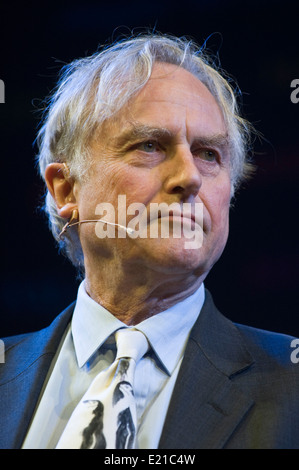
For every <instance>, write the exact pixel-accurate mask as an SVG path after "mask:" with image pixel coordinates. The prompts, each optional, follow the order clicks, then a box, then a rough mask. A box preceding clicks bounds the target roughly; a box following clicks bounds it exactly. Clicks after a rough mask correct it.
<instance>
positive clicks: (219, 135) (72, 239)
mask: <svg viewBox="0 0 299 470" xmlns="http://www.w3.org/2000/svg"><path fill="white" fill-rule="evenodd" d="M249 136H250V126H249V125H248V123H247V122H246V121H245V120H243V119H242V118H241V117H240V115H239V114H238V109H237V105H236V99H235V96H234V92H233V90H232V88H231V87H230V85H229V84H228V82H227V81H226V80H225V79H224V78H223V76H222V75H221V74H220V73H219V72H218V71H217V70H216V69H215V68H214V67H213V66H212V65H211V64H210V62H209V60H208V58H207V57H205V56H204V54H203V52H202V51H200V50H199V49H198V48H197V47H196V46H195V45H194V44H193V43H191V42H188V41H186V40H184V39H177V38H173V37H168V36H163V35H143V36H138V37H136V38H132V39H129V40H124V41H121V42H120V43H117V44H114V45H112V46H111V47H109V48H106V49H104V50H103V51H102V52H100V53H98V52H97V53H96V54H94V55H93V56H91V57H88V58H84V59H81V60H78V61H75V62H73V63H72V64H70V65H69V66H67V67H66V68H65V70H63V73H62V75H61V78H60V81H59V84H58V87H57V89H56V91H55V93H54V94H53V96H52V97H51V100H50V104H49V106H48V109H47V113H46V114H45V119H44V122H43V125H42V127H41V129H40V132H39V136H38V142H39V149H40V152H39V164H40V170H41V175H42V177H43V178H44V180H45V182H46V185H47V188H48V193H47V197H46V209H47V211H48V213H49V218H50V223H51V227H52V231H53V234H54V236H55V238H56V239H57V240H58V242H59V244H60V247H61V248H62V249H63V250H64V252H65V253H66V255H67V256H68V257H69V259H70V260H71V261H72V262H73V264H74V265H75V266H76V267H77V268H78V270H79V272H80V273H81V275H82V278H83V279H82V283H81V285H80V287H79V291H78V297H77V300H76V302H75V303H74V304H73V305H71V306H70V307H68V308H67V309H66V310H65V311H64V312H63V313H62V314H61V315H60V316H58V318H57V319H55V321H54V322H53V324H52V325H51V326H50V327H48V328H47V329H45V330H43V331H40V332H37V333H32V334H27V335H22V336H19V337H16V338H7V339H6V340H4V343H5V346H6V351H5V352H6V363H5V364H3V365H1V366H0V393H1V405H0V407H1V423H2V425H1V437H0V443H1V447H3V448H35V449H37V448H50V449H53V448H102V449H103V448H107V449H115V448H119V449H122V448H139V449H158V448H160V449H167V448H173V449H174V448H180V449H197V448H198V449H199V448H296V447H299V437H298V436H299V412H298V405H297V402H298V400H297V397H298V392H299V374H298V369H297V368H296V365H295V364H293V362H292V361H291V359H290V355H291V351H292V350H291V341H292V338H289V337H286V336H283V335H279V334H274V333H269V332H265V331H259V330H256V329H254V328H250V327H246V326H242V325H236V324H233V323H232V322H231V321H229V320H228V319H226V318H225V317H223V316H222V315H221V314H220V312H219V311H218V310H217V309H216V307H215V306H214V304H213V301H212V297H211V295H210V293H209V292H208V291H206V290H205V289H204V284H203V282H204V279H205V278H206V276H207V275H208V273H209V271H210V270H211V268H212V267H213V265H214V263H216V261H217V260H218V259H219V257H220V256H221V253H222V251H223V249H224V247H225V244H226V241H227V237H228V231H229V208H230V203H231V198H232V197H233V195H234V192H235V190H236V188H237V187H238V185H239V184H240V183H241V182H242V180H243V179H244V178H246V177H247V175H248V174H249V172H250V164H249V163H248V161H247V157H246V155H247V150H248V143H249ZM157 208H158V210H157ZM136 214H137V215H136ZM166 228H167V230H166Z"/></svg>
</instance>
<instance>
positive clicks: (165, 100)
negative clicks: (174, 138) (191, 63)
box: [102, 63, 226, 139]
mask: <svg viewBox="0 0 299 470" xmlns="http://www.w3.org/2000/svg"><path fill="white" fill-rule="evenodd" d="M135 121H138V122H139V123H143V124H146V125H152V126H154V127H163V128H165V129H169V131H170V132H171V133H172V134H181V133H184V134H185V135H186V136H187V138H188V137H190V139H191V138H192V137H193V134H195V135H196V137H201V136H209V135H215V134H221V133H222V134H225V133H226V126H225V124H224V119H223V115H222V111H221V109H220V107H219V105H218V103H217V101H216V99H215V98H214V96H213V95H212V94H211V92H210V91H209V90H208V88H207V87H206V86H205V85H204V84H203V83H202V82H201V81H200V80H199V79H198V78H197V77H195V76H194V75H193V74H191V73H190V72H188V71H187V70H185V69H183V68H182V67H178V66H175V65H172V64H165V63H156V64H154V66H153V70H152V74H151V77H150V78H149V80H148V82H147V83H146V85H145V86H144V87H143V88H142V89H141V90H140V91H139V93H137V95H135V96H133V97H132V98H131V99H130V100H129V102H128V103H127V104H126V105H125V106H124V107H123V108H122V109H121V110H120V111H119V112H118V113H117V114H116V115H115V116H114V118H113V119H112V120H110V121H109V126H108V129H107V128H106V126H105V125H104V128H103V129H102V130H103V131H104V132H105V135H106V136H107V131H108V133H109V134H110V135H111V133H112V134H115V133H118V132H119V130H120V128H121V129H126V128H129V127H131V126H132V124H133V123H134V122H135ZM133 125H134V124H133ZM105 128H106V129H105Z"/></svg>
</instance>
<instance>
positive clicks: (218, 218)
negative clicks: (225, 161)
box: [208, 184, 230, 239]
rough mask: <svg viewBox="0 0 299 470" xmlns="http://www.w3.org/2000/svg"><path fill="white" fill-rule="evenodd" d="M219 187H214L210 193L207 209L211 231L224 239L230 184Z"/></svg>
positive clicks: (227, 218)
mask: <svg viewBox="0 0 299 470" xmlns="http://www.w3.org/2000/svg"><path fill="white" fill-rule="evenodd" d="M219 187H220V188H221V189H219V190H217V189H216V190H214V191H213V193H212V194H211V197H210V199H209V205H208V211H209V213H210V218H211V223H212V232H217V233H218V235H219V236H220V237H221V236H223V237H225V239H226V238H227V235H228V225H229V224H228V222H229V208H230V185H228V184H227V185H225V186H219Z"/></svg>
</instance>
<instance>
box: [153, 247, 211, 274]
mask: <svg viewBox="0 0 299 470" xmlns="http://www.w3.org/2000/svg"><path fill="white" fill-rule="evenodd" d="M187 241H188V240H187ZM164 242H165V243H164ZM205 251H206V250H205V249H204V248H203V247H200V248H197V249H187V248H186V247H185V244H184V242H183V241H182V240H174V239H171V241H170V239H168V240H166V239H165V240H163V239H159V240H158V243H157V244H156V246H155V247H151V251H150V252H149V251H147V261H148V265H152V267H153V268H154V266H155V268H156V269H157V270H159V271H163V272H165V273H170V274H171V273H173V274H174V273H175V272H177V273H186V274H188V273H190V272H193V271H195V270H199V271H200V270H201V266H203V265H205V264H206V260H207V256H206V253H205Z"/></svg>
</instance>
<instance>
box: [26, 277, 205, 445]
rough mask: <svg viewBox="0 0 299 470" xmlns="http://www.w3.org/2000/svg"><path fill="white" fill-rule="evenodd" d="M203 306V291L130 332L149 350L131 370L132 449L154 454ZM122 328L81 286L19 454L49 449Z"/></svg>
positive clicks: (105, 364) (106, 362)
mask: <svg viewBox="0 0 299 470" xmlns="http://www.w3.org/2000/svg"><path fill="white" fill-rule="evenodd" d="M203 303H204V286H203V284H202V285H201V286H200V288H199V289H198V290H197V291H196V292H195V293H194V294H192V295H191V296H190V297H188V298H187V299H185V300H183V301H182V302H179V303H177V304H176V305H174V306H173V307H171V308H169V309H167V310H165V311H164V312H161V313H158V314H156V315H154V316H152V317H150V318H148V319H146V320H144V321H142V322H141V323H139V324H138V325H135V328H137V329H139V330H140V331H142V332H143V333H144V334H145V335H146V337H147V339H148V341H149V343H150V346H151V349H150V351H149V353H147V354H146V356H145V357H143V358H142V359H141V360H140V361H139V362H138V364H137V366H136V371H135V382H134V395H135V398H136V403H137V416H138V433H137V447H138V448H140V449H157V447H158V444H159V440H160V437H161V432H162V428H163V424H164V420H165V417H166V413H167V409H168V405H169V402H170V398H171V394H172V391H173V387H174V385H175V381H176V377H177V374H178V371H179V368H180V365H181V361H182V358H183V355H184V350H185V347H186V344H187V340H188V337H189V333H190V331H191V329H192V326H193V325H194V323H195V321H196V319H197V317H198V315H199V313H200V310H201V308H202V305H203ZM123 327H127V325H125V324H124V323H123V322H121V321H120V320H118V319H117V318H115V317H114V316H113V315H112V314H111V313H110V312H108V311H107V310H106V309H105V308H103V307H102V306H101V305H99V304H98V303H96V302H95V301H94V300H92V299H91V297H89V295H88V294H87V293H86V290H85V283H84V281H83V282H82V283H81V284H80V286H79V290H78V297H77V302H76V306H75V310H74V314H73V318H72V322H71V325H70V327H69V328H68V329H67V331H66V333H65V335H64V338H63V339H62V341H61V346H60V348H59V350H58V351H57V354H56V356H55V358H54V360H53V362H52V367H51V369H50V371H49V373H48V377H47V380H46V381H45V385H44V388H43V390H42V393H41V396H40V400H39V402H38V405H37V407H36V410H35V414H34V417H33V420H32V422H31V425H30V427H29V431H28V433H27V436H26V438H25V441H24V443H23V448H24V449H53V448H55V446H56V444H57V442H58V440H59V438H60V436H61V434H62V432H63V430H64V427H65V426H66V423H67V421H68V419H69V418H70V416H71V414H72V412H73V410H74V408H75V407H76V405H77V404H78V402H79V401H80V399H81V397H82V396H83V395H84V393H85V392H86V390H87V388H88V387H89V385H90V384H91V382H92V380H93V379H94V377H95V376H96V375H97V374H98V373H99V372H100V371H101V370H103V369H104V368H106V367H108V366H109V365H110V364H111V363H112V362H113V361H114V358H115V341H114V339H113V336H111V335H113V333H114V332H115V331H116V330H117V329H119V328H123Z"/></svg>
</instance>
